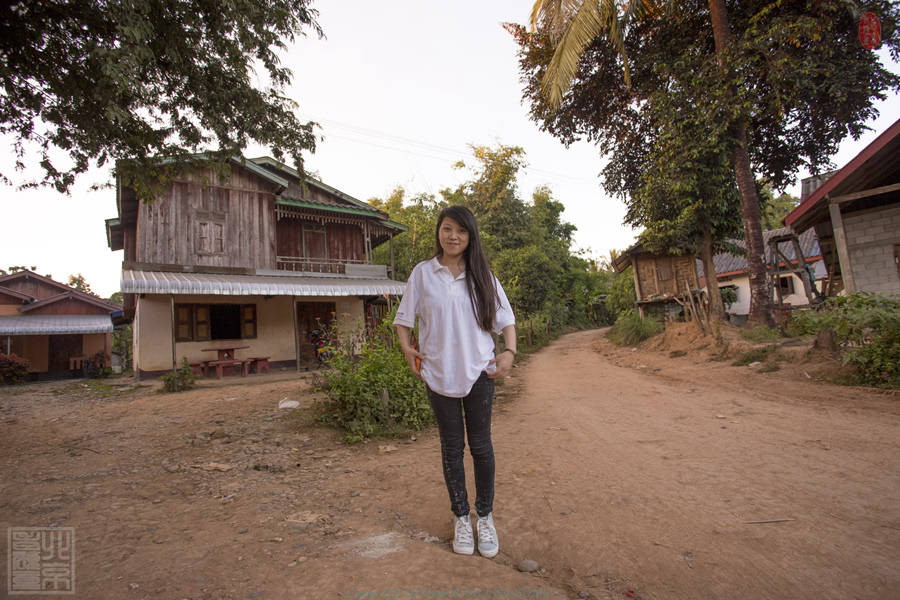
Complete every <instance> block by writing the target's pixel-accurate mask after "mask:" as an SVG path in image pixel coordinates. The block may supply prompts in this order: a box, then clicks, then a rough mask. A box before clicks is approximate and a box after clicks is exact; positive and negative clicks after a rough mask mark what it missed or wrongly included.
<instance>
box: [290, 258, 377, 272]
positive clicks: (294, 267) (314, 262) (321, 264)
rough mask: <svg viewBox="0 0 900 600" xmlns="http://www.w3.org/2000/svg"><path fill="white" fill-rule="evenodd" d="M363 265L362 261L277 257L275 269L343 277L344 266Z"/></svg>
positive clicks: (364, 262)
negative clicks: (333, 274)
mask: <svg viewBox="0 0 900 600" xmlns="http://www.w3.org/2000/svg"><path fill="white" fill-rule="evenodd" d="M348 264H351V265H364V264H366V261H364V260H347V259H343V260H342V259H337V258H307V257H304V256H277V257H276V258H275V268H276V269H278V270H279V271H300V272H305V273H336V274H338V275H344V274H345V273H346V265H348Z"/></svg>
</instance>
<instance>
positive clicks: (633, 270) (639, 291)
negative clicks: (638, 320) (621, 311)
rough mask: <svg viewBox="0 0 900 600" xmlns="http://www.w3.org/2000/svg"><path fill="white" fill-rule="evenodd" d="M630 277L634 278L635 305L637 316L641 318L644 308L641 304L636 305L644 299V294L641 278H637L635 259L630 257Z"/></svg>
mask: <svg viewBox="0 0 900 600" xmlns="http://www.w3.org/2000/svg"><path fill="white" fill-rule="evenodd" d="M631 275H632V276H633V277H634V293H635V296H636V300H637V301H636V302H635V305H636V306H637V309H638V314H639V315H640V316H641V317H643V316H644V306H643V305H642V304H638V302H640V301H641V300H643V299H644V292H643V290H642V289H641V278H640V277H638V265H637V257H636V256H634V255H632V256H631Z"/></svg>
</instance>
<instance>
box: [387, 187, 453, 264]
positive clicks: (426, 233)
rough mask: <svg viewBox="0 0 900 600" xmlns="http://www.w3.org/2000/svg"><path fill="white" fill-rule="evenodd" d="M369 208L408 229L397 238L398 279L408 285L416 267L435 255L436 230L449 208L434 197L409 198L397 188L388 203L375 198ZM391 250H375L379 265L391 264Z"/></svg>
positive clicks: (395, 243)
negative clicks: (437, 224) (377, 210)
mask: <svg viewBox="0 0 900 600" xmlns="http://www.w3.org/2000/svg"><path fill="white" fill-rule="evenodd" d="M369 204H371V205H372V206H374V207H375V208H378V209H380V210H383V211H384V212H386V213H387V214H388V215H389V216H390V218H391V220H393V221H396V222H398V223H403V224H404V225H406V226H407V227H408V229H407V230H406V231H405V232H404V233H402V234H401V235H398V236H397V237H395V238H394V241H393V244H394V279H399V280H401V281H406V279H408V278H409V274H410V273H411V272H412V270H413V267H415V266H416V265H417V264H418V263H420V262H422V261H423V260H426V259H428V258H430V257H431V256H433V255H434V250H435V240H434V230H435V225H436V223H437V217H438V214H439V213H440V212H441V209H443V208H444V206H445V204H444V203H442V202H439V201H438V200H436V199H435V197H434V196H432V195H431V194H419V195H417V196H414V197H412V198H407V196H406V190H405V189H403V188H402V187H397V188H396V189H394V191H393V192H391V194H390V195H389V196H388V197H387V198H384V199H381V198H371V199H369ZM390 260H391V257H390V246H389V245H388V244H382V245H381V246H379V247H378V248H376V249H375V262H376V263H380V264H389V263H390Z"/></svg>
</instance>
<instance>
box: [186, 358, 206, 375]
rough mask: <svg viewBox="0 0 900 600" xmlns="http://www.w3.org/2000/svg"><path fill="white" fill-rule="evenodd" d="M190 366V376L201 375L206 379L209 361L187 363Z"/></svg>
mask: <svg viewBox="0 0 900 600" xmlns="http://www.w3.org/2000/svg"><path fill="white" fill-rule="evenodd" d="M188 364H190V366H191V375H203V376H204V377H206V376H207V375H208V373H209V361H208V360H204V361H203V362H192V363H188Z"/></svg>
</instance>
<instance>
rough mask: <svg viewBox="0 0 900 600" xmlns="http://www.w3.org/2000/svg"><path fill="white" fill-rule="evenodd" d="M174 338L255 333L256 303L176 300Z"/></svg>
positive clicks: (229, 337)
mask: <svg viewBox="0 0 900 600" xmlns="http://www.w3.org/2000/svg"><path fill="white" fill-rule="evenodd" d="M175 321H176V325H175V326H176V329H175V331H176V333H175V341H177V342H192V341H205V340H239V339H252V338H255V337H256V305H255V304H176V305H175Z"/></svg>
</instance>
